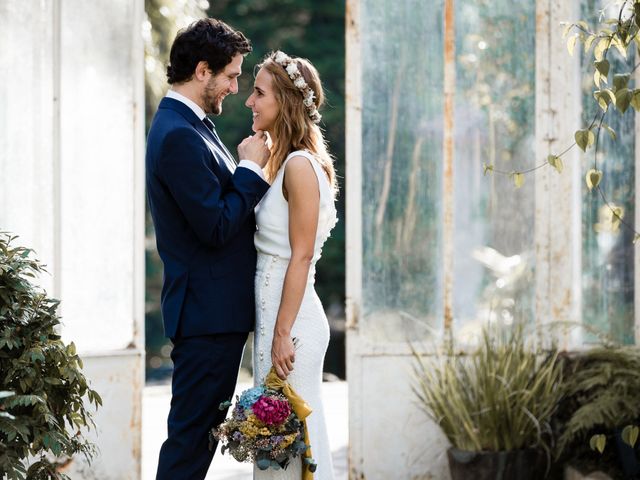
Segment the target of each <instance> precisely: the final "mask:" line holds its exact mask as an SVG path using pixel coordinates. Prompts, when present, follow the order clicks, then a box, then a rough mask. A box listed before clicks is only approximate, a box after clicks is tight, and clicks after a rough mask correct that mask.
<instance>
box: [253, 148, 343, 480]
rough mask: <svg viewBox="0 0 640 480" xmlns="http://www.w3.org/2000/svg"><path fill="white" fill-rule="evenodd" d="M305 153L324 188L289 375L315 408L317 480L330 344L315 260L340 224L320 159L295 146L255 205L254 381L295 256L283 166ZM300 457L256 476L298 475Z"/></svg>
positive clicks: (321, 474) (263, 364)
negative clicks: (325, 366)
mask: <svg viewBox="0 0 640 480" xmlns="http://www.w3.org/2000/svg"><path fill="white" fill-rule="evenodd" d="M294 156H303V157H305V158H307V159H308V160H309V161H310V162H311V165H312V166H313V169H314V171H315V173H316V176H317V178H318V186H319V188H320V212H319V217H318V229H317V233H316V241H315V248H314V256H313V261H312V263H311V268H310V270H309V277H308V280H307V287H306V290H305V293H304V297H303V299H302V304H301V306H300V310H299V312H298V316H297V317H296V320H295V323H294V324H293V328H292V330H291V336H292V337H295V338H297V348H296V361H295V364H294V369H293V371H292V372H291V374H290V375H289V377H288V378H287V381H288V382H289V384H290V385H291V386H292V388H293V389H294V390H295V391H296V392H297V393H298V394H299V395H300V396H301V397H302V398H304V399H305V400H306V402H307V403H308V404H309V406H310V407H311V408H312V409H313V413H311V415H309V417H307V427H308V429H309V439H310V445H311V453H312V456H313V459H314V460H315V461H316V463H317V465H318V468H317V470H316V472H315V474H314V479H315V480H333V466H332V463H331V450H330V448H329V438H328V435H327V427H326V424H325V419H324V412H323V408H322V395H321V393H322V392H321V384H322V366H323V361H324V355H325V353H326V351H327V345H328V343H329V324H328V322H327V317H326V315H325V313H324V310H323V308H322V304H321V303H320V299H319V298H318V295H316V292H315V289H314V278H315V263H316V261H317V260H318V259H319V258H320V254H321V249H322V246H323V244H324V242H325V241H326V239H327V238H328V237H329V233H330V232H331V229H332V228H333V226H334V225H335V223H336V220H337V216H336V209H335V205H334V195H333V191H332V188H331V185H330V184H329V179H328V178H327V176H326V174H325V173H324V170H323V169H322V167H321V166H320V163H319V162H318V161H317V160H316V159H315V158H314V157H313V155H311V154H310V153H309V152H306V151H296V152H293V153H291V154H289V156H288V157H287V159H286V160H285V162H284V163H283V165H282V167H281V168H280V170H279V172H278V173H277V175H276V178H275V179H274V181H273V184H272V185H271V188H270V189H269V191H268V192H267V194H266V195H265V196H264V197H263V199H262V201H261V202H260V204H259V205H258V206H257V207H256V223H257V227H258V230H257V232H256V235H255V246H256V249H257V251H258V265H257V269H256V328H255V334H254V344H253V372H254V381H255V384H256V385H259V384H261V383H263V381H264V378H265V376H266V375H267V373H268V372H269V369H270V368H271V342H272V339H273V329H274V326H275V321H276V316H277V314H278V308H279V306H280V298H281V296H282V285H283V282H284V276H285V273H286V271H287V266H288V264H289V259H290V258H291V247H290V245H289V210H288V208H289V207H288V204H287V201H286V199H285V198H284V195H283V193H282V182H283V178H284V169H285V166H286V164H287V162H288V161H289V159H290V158H292V157H294ZM301 468H302V462H301V459H300V458H299V457H298V458H296V459H294V460H292V461H291V463H290V464H289V466H288V467H287V469H286V470H274V469H271V468H270V469H268V470H264V471H261V470H259V469H258V468H257V467H255V466H254V474H253V475H254V479H255V480H268V479H273V480H289V479H291V480H300V478H301V474H302V471H301Z"/></svg>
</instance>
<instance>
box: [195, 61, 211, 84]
mask: <svg viewBox="0 0 640 480" xmlns="http://www.w3.org/2000/svg"><path fill="white" fill-rule="evenodd" d="M209 72H210V70H209V64H208V63H207V62H205V61H204V60H200V61H199V62H198V64H197V65H196V71H195V74H194V75H195V78H196V79H197V80H200V81H201V82H202V81H204V80H205V78H206V77H207V74H208V73H209Z"/></svg>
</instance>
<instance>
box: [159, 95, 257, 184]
mask: <svg viewBox="0 0 640 480" xmlns="http://www.w3.org/2000/svg"><path fill="white" fill-rule="evenodd" d="M166 96H167V98H173V99H174V100H178V101H179V102H182V103H184V104H185V105H186V106H187V107H189V108H190V109H191V110H193V113H195V114H196V116H197V117H198V118H199V119H200V120H204V117H206V114H205V113H204V110H202V108H200V105H198V104H197V103H196V102H194V101H193V100H190V99H188V98H187V97H185V96H184V95H182V94H180V93H178V92H176V91H175V90H169V91H168V92H167V95H166ZM238 167H243V168H248V169H249V170H251V171H252V172H254V173H255V174H256V175H258V176H259V177H260V178H262V179H263V180H265V178H264V172H263V171H262V169H261V168H260V166H259V165H258V164H257V163H255V162H252V161H251V160H240V163H238Z"/></svg>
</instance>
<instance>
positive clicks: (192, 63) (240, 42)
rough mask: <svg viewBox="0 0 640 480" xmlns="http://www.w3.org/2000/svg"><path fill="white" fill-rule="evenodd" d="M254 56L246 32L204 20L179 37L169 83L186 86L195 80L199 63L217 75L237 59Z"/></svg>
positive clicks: (170, 61)
mask: <svg viewBox="0 0 640 480" xmlns="http://www.w3.org/2000/svg"><path fill="white" fill-rule="evenodd" d="M249 52H251V42H249V40H248V39H247V37H245V36H244V35H243V34H242V32H240V31H237V30H234V29H233V28H231V27H230V26H229V25H227V24H226V23H224V22H223V21H221V20H216V19H215V18H201V19H200V20H197V21H195V22H193V23H192V24H191V25H189V26H188V27H187V28H185V29H182V30H180V31H179V32H178V34H177V35H176V39H175V40H174V41H173V45H171V52H170V53H169V65H168V66H167V82H168V83H169V84H174V83H182V82H186V81H188V80H190V79H191V78H192V77H193V72H195V70H196V66H197V65H198V62H200V61H205V62H207V64H208V65H209V68H210V69H211V71H212V72H213V74H214V75H215V74H217V73H219V72H220V71H222V70H223V69H224V67H226V66H227V65H228V64H229V63H230V62H231V60H232V59H233V57H234V56H235V55H236V54H238V53H240V54H241V55H246V54H247V53H249Z"/></svg>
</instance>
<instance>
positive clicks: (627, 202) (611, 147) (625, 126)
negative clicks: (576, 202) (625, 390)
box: [581, 0, 637, 344]
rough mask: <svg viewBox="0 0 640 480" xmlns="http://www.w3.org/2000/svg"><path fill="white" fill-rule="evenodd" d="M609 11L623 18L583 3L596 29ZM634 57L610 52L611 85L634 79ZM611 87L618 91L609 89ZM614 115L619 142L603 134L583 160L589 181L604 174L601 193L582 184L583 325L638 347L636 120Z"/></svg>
mask: <svg viewBox="0 0 640 480" xmlns="http://www.w3.org/2000/svg"><path fill="white" fill-rule="evenodd" d="M605 7H606V8H609V9H611V8H613V9H615V12H612V11H608V12H606V13H607V16H610V15H614V14H615V15H616V16H617V13H616V12H617V11H618V10H619V5H616V4H615V3H611V2H605V1H602V0H582V3H581V18H585V19H588V21H589V23H590V24H591V25H592V26H595V25H598V23H597V22H598V16H599V13H600V11H601V10H602V9H603V8H605ZM592 50H593V49H591V50H589V51H588V52H587V53H586V54H583V56H582V86H583V98H582V105H583V111H582V124H583V125H584V126H587V125H590V124H591V122H592V121H593V120H594V119H597V120H596V121H597V122H598V123H599V120H600V115H601V114H602V110H601V109H600V107H599V106H598V105H597V104H596V103H595V102H594V100H593V96H592V92H593V91H594V90H595V88H594V87H595V84H594V80H593V71H592V62H593V53H592ZM629 51H630V55H629V59H628V60H627V61H624V60H623V58H622V57H621V56H620V55H619V53H618V52H617V51H616V49H615V48H612V49H611V50H610V51H609V52H608V54H607V59H608V60H609V62H610V64H611V67H610V72H609V83H610V84H611V83H612V78H613V74H616V73H628V72H629V70H631V68H632V67H630V65H635V63H636V60H635V48H630V49H629ZM631 82H633V80H631ZM611 87H613V85H609V88H611ZM610 110H611V111H609V112H608V113H607V114H606V116H605V117H604V122H605V123H606V124H608V125H609V126H610V127H611V128H612V129H613V130H614V131H615V134H616V137H617V138H616V140H615V141H614V140H613V139H612V138H611V137H610V135H609V134H608V133H607V131H606V130H604V129H603V130H602V131H601V132H600V135H599V139H598V149H597V157H596V156H595V155H596V153H595V152H596V151H595V149H594V148H593V147H592V148H590V149H589V150H587V152H586V153H585V154H582V155H581V156H582V166H583V175H582V178H583V179H584V178H585V176H586V174H587V171H589V170H590V169H592V168H594V167H596V168H597V169H598V170H601V171H602V173H603V175H602V181H601V183H600V185H599V186H600V189H601V192H600V191H598V190H596V189H594V190H589V189H588V188H587V185H586V183H585V182H582V238H583V243H582V249H583V251H582V298H583V301H582V315H583V322H584V323H585V324H586V325H588V326H589V327H591V328H592V329H593V330H594V332H595V333H598V334H604V335H606V336H608V337H609V338H610V339H612V340H614V341H616V342H620V343H623V344H633V343H634V322H635V313H634V249H635V246H634V243H633V239H634V232H633V229H634V228H636V227H635V222H634V218H635V177H636V171H635V151H636V148H637V147H636V141H635V138H636V135H635V132H636V125H635V118H636V117H635V112H634V110H633V109H632V108H629V109H628V110H627V111H626V112H625V113H624V114H623V115H621V114H620V112H619V111H618V110H614V109H613V107H612V108H611V109H610ZM596 125H597V123H596ZM583 128H584V127H583ZM594 133H595V130H594ZM603 195H604V199H606V202H607V203H608V204H609V206H607V204H606V203H605V200H604V199H603ZM612 208H613V209H621V210H617V211H619V212H622V214H623V221H624V222H626V223H627V224H628V225H629V227H631V228H627V227H625V225H618V226H616V225H614V224H613V223H612V221H611V220H612V218H613V217H612ZM585 340H586V342H587V343H590V342H592V341H595V340H596V337H595V336H591V335H587V336H586V337H585Z"/></svg>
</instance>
